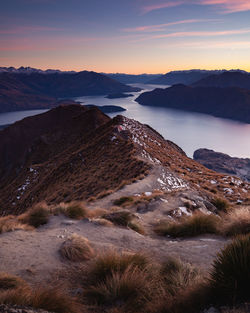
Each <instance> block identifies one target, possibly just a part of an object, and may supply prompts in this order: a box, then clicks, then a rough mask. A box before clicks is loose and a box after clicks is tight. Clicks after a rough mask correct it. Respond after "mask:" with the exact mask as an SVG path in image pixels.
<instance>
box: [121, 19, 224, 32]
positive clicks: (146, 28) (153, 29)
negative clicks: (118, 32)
mask: <svg viewBox="0 0 250 313" xmlns="http://www.w3.org/2000/svg"><path fill="white" fill-rule="evenodd" d="M210 21H218V20H209V19H192V20H181V21H176V22H170V23H165V24H159V25H147V26H138V27H134V28H125V29H123V31H125V32H159V31H164V30H165V29H166V28H167V27H169V26H174V25H181V24H192V23H200V22H210Z"/></svg>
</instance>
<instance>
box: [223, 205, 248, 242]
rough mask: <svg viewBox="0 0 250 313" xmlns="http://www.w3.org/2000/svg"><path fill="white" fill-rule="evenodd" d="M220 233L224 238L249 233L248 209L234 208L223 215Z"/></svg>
mask: <svg viewBox="0 0 250 313" xmlns="http://www.w3.org/2000/svg"><path fill="white" fill-rule="evenodd" d="M221 233H222V234H224V235H226V236H235V235H240V234H242V235H244V234H248V233H250V207H242V208H235V209H233V210H232V211H231V212H229V213H228V214H226V215H224V216H223V225H222V229H221Z"/></svg>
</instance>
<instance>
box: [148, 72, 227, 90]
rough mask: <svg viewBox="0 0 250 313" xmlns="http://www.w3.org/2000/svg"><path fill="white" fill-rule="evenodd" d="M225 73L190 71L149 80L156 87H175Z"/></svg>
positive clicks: (171, 73) (172, 73)
mask: <svg viewBox="0 0 250 313" xmlns="http://www.w3.org/2000/svg"><path fill="white" fill-rule="evenodd" d="M222 72H223V71H206V70H189V71H172V72H169V73H167V74H165V75H162V76H160V77H157V78H155V79H152V80H149V81H148V82H147V83H148V84H155V85H170V86H172V85H175V84H184V85H189V84H192V83H194V82H196V81H198V80H200V79H202V78H205V77H208V76H210V75H217V74H220V73H222Z"/></svg>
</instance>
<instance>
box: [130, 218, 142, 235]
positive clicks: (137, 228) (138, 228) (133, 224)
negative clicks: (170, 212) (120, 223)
mask: <svg viewBox="0 0 250 313" xmlns="http://www.w3.org/2000/svg"><path fill="white" fill-rule="evenodd" d="M128 227H129V228H131V229H132V230H134V231H135V232H137V233H138V234H141V235H145V229H144V228H143V226H142V225H141V224H139V223H137V222H133V221H132V222H129V223H128Z"/></svg>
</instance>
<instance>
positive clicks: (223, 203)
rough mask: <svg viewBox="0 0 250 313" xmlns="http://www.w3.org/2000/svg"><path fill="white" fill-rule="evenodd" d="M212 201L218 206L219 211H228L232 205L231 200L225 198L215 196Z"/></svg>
mask: <svg viewBox="0 0 250 313" xmlns="http://www.w3.org/2000/svg"><path fill="white" fill-rule="evenodd" d="M211 203H212V204H213V205H214V206H215V207H216V208H217V210H218V211H220V212H221V211H222V212H227V210H228V209H229V207H230V204H229V202H228V201H227V200H226V199H223V198H215V199H213V200H212V201H211Z"/></svg>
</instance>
